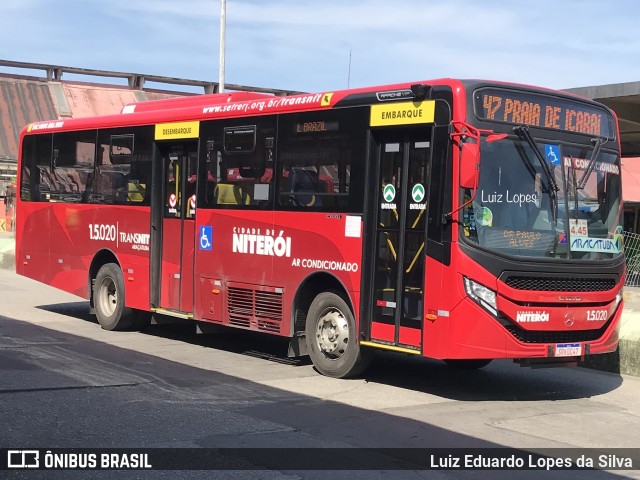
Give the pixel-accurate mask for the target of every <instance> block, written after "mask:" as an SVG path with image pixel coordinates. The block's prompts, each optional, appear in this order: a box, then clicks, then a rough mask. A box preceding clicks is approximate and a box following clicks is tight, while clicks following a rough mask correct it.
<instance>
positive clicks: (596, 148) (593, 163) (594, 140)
mask: <svg viewBox="0 0 640 480" xmlns="http://www.w3.org/2000/svg"><path fill="white" fill-rule="evenodd" d="M606 142H607V140H606V139H603V138H601V137H598V138H592V139H591V143H593V144H594V145H593V152H591V158H590V159H589V165H587V169H586V170H585V171H584V173H583V174H582V177H580V180H579V181H578V185H577V187H576V188H577V189H578V190H582V189H584V186H585V185H586V184H587V180H589V177H590V176H591V172H592V171H593V168H594V167H595V166H596V158H598V154H599V153H600V147H602V145H604V144H605V143H606Z"/></svg>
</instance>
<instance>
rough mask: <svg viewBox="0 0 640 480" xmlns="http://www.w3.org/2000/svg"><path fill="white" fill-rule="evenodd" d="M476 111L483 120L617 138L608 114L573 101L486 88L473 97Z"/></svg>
mask: <svg viewBox="0 0 640 480" xmlns="http://www.w3.org/2000/svg"><path fill="white" fill-rule="evenodd" d="M474 107H475V112H476V115H477V116H478V118H481V119H483V120H490V121H497V122H507V123H515V124H525V125H531V126H532V127H541V128H553V129H556V130H565V131H569V132H577V133H586V134H589V135H594V136H598V137H606V138H615V135H614V125H613V117H612V116H611V115H610V114H609V113H608V112H607V111H606V110H604V109H601V108H598V107H594V106H591V105H588V104H585V103H582V102H579V101H574V100H572V99H563V98H558V97H551V96H549V95H539V94H534V93H524V92H518V91H514V90H502V89H495V88H491V89H487V88H483V89H480V90H477V91H476V92H475V94H474Z"/></svg>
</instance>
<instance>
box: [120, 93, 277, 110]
mask: <svg viewBox="0 0 640 480" xmlns="http://www.w3.org/2000/svg"><path fill="white" fill-rule="evenodd" d="M273 96H274V95H270V94H268V93H260V92H225V93H209V94H204V95H189V96H185V97H175V98H163V99H160V100H148V101H143V102H136V103H128V104H126V105H125V106H124V107H122V110H121V111H120V113H140V112H152V111H157V110H166V109H172V108H186V107H194V106H206V105H212V104H218V103H230V102H242V101H245V100H255V99H258V98H265V97H266V98H268V97H273Z"/></svg>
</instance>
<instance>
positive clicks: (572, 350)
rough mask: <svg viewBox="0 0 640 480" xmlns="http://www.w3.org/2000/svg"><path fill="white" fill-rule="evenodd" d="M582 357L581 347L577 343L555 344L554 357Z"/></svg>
mask: <svg viewBox="0 0 640 480" xmlns="http://www.w3.org/2000/svg"><path fill="white" fill-rule="evenodd" d="M580 355H582V345H581V344H579V343H557V344H556V350H555V355H554V356H556V357H579V356H580Z"/></svg>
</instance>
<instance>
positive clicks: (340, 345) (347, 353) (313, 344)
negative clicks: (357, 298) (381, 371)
mask: <svg viewBox="0 0 640 480" xmlns="http://www.w3.org/2000/svg"><path fill="white" fill-rule="evenodd" d="M305 336H306V341H307V350H308V351H309V356H310V357H311V361H312V362H313V365H314V366H315V367H316V369H317V370H318V371H319V372H320V373H321V374H323V375H326V376H328V377H334V378H348V377H353V376H356V375H358V374H360V373H362V372H363V371H364V370H365V369H366V368H367V367H368V366H369V364H370V363H371V358H372V354H371V352H370V351H369V350H367V349H362V348H361V347H360V345H359V343H358V341H357V331H356V323H355V319H354V318H353V314H352V313H351V309H350V308H349V306H348V305H347V303H346V302H345V301H344V299H343V298H342V297H340V296H339V295H337V294H335V293H333V292H323V293H320V294H319V295H318V296H317V297H316V298H315V299H314V300H313V302H312V303H311V306H310V307H309V312H308V314H307V323H306V328H305Z"/></svg>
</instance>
